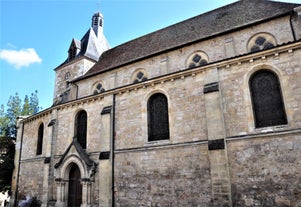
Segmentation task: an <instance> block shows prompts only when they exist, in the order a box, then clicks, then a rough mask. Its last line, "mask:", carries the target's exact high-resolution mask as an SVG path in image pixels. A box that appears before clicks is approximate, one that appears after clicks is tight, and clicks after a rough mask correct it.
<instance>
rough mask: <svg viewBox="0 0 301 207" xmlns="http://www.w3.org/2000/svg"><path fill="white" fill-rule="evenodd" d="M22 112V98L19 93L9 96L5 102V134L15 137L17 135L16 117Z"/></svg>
mask: <svg viewBox="0 0 301 207" xmlns="http://www.w3.org/2000/svg"><path fill="white" fill-rule="evenodd" d="M21 112H22V100H21V99H20V97H19V94H18V93H16V94H15V95H14V96H10V97H9V99H8V102H7V110H6V114H5V116H6V117H7V118H8V125H7V126H5V128H6V129H5V130H6V132H5V136H7V137H16V136H17V118H18V116H20V115H21Z"/></svg>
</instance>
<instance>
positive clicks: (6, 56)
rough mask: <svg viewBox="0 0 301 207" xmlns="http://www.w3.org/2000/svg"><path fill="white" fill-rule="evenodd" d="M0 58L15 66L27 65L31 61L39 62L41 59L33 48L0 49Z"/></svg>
mask: <svg viewBox="0 0 301 207" xmlns="http://www.w3.org/2000/svg"><path fill="white" fill-rule="evenodd" d="M0 59H2V60H5V61H6V62H8V63H9V64H11V65H13V66H14V67H15V68H17V69H20V68H21V67H28V66H29V65H30V64H33V63H41V62H42V59H41V58H40V57H39V55H38V54H37V52H36V50H35V49H34V48H27V49H21V50H0Z"/></svg>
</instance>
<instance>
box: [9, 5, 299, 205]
mask: <svg viewBox="0 0 301 207" xmlns="http://www.w3.org/2000/svg"><path fill="white" fill-rule="evenodd" d="M103 20H104V18H103V16H102V15H101V13H99V12H97V13H95V14H94V15H93V17H92V26H91V28H90V29H89V30H88V31H87V33H86V34H85V35H84V37H83V38H82V39H81V40H76V39H73V40H72V41H71V44H70V47H69V50H68V58H67V59H66V61H65V62H64V63H62V64H61V65H59V66H58V67H57V68H56V69H55V73H56V80H55V91H54V99H53V106H51V107H50V108H48V109H46V110H43V111H41V112H39V113H38V114H35V115H33V116H30V117H20V119H19V121H18V137H17V144H16V155H15V166H16V167H15V171H14V176H13V181H12V184H13V199H12V202H14V203H17V202H18V200H19V199H20V198H21V197H22V196H31V197H33V196H36V197H37V198H38V199H39V200H41V201H42V206H45V207H46V206H56V207H67V206H69V207H71V206H72V207H92V206H99V207H100V206H101V207H108V206H120V207H133V206H149V207H153V206H172V207H174V206H179V207H183V206H195V207H197V206H199V207H213V206H218V207H220V206H223V207H224V206H241V207H247V206H271V207H272V206H273V207H276V206H279V207H280V206H281V207H283V206H290V207H297V206H301V160H300V157H301V110H300V109H301V5H300V4H293V3H283V2H275V1H267V0H252V1H250V0H241V1H237V2H235V3H233V4H230V5H226V6H224V7H221V8H218V9H216V10H213V11H210V12H207V13H205V14H201V15H199V16H196V17H193V18H191V19H188V20H185V21H183V22H180V23H177V24H174V25H171V26H169V27H166V28H163V29H161V30H158V31H155V32H153V33H150V34H148V35H145V36H142V37H139V38H137V39H135V40H132V41H129V42H126V43H124V44H122V45H119V46H117V47H114V48H110V47H109V44H108V43H107V41H106V38H105V37H104V35H103V26H104V24H103V23H104V22H103Z"/></svg>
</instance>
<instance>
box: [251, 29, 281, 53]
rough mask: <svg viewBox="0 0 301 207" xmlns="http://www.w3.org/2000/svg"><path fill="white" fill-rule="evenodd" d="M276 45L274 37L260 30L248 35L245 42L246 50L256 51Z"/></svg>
mask: <svg viewBox="0 0 301 207" xmlns="http://www.w3.org/2000/svg"><path fill="white" fill-rule="evenodd" d="M276 45H277V41H276V38H275V37H274V36H273V35H272V34H270V33H267V32H260V33H257V34H254V35H253V36H251V37H250V39H249V40H248V43H247V51H248V52H258V51H261V50H265V49H270V48H273V47H275V46H276Z"/></svg>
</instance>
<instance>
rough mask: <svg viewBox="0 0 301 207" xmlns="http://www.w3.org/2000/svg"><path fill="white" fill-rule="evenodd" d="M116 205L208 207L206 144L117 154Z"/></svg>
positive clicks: (209, 183)
mask: <svg viewBox="0 0 301 207" xmlns="http://www.w3.org/2000/svg"><path fill="white" fill-rule="evenodd" d="M115 157H116V162H115V191H116V201H115V202H116V206H122V207H131V206H203V207H205V206H209V203H210V194H211V181H210V168H209V162H208V152H207V145H206V144H196V145H192V146H168V147H162V148H147V149H144V150H137V151H135V150H133V151H120V152H117V153H116V155H115Z"/></svg>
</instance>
